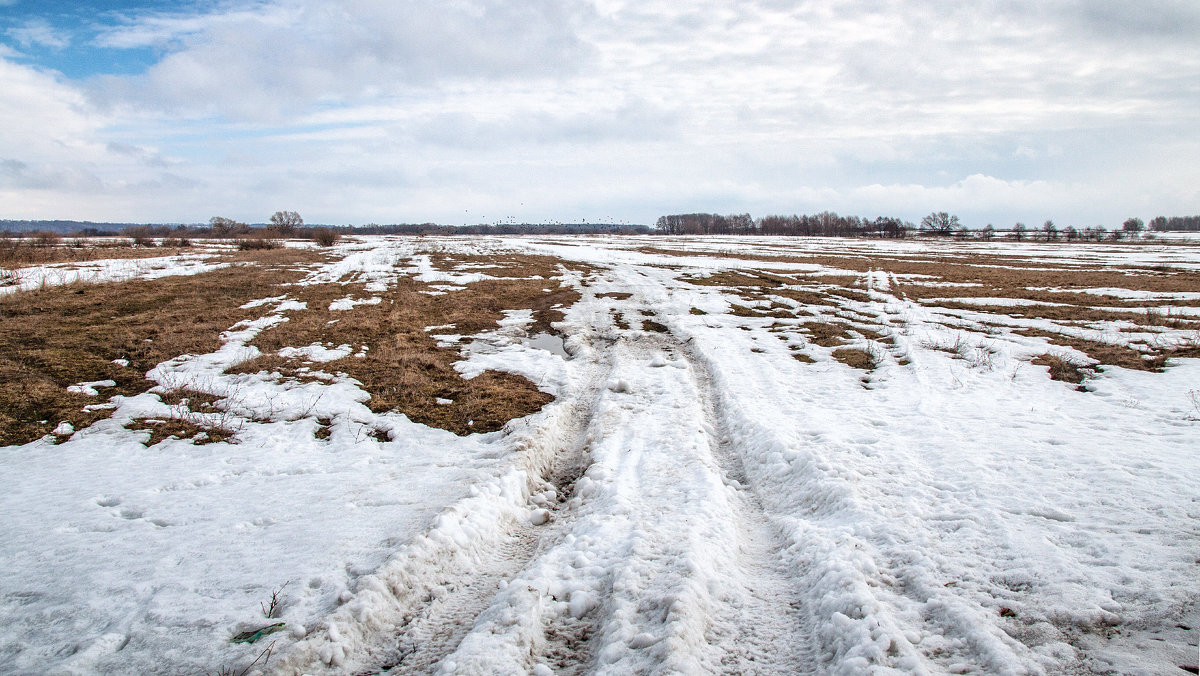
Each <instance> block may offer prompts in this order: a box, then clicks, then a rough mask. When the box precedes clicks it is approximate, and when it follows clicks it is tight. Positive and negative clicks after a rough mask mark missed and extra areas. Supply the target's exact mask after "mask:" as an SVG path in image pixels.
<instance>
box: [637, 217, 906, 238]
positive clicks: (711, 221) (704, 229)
mask: <svg viewBox="0 0 1200 676" xmlns="http://www.w3.org/2000/svg"><path fill="white" fill-rule="evenodd" d="M655 229H656V230H657V232H658V233H659V234H665V235H794V236H808V237H885V238H900V237H904V236H905V235H906V234H907V233H909V232H911V231H912V230H915V229H916V226H915V225H913V224H912V223H908V222H905V221H903V220H901V219H899V218H894V217H891V216H880V217H877V218H874V219H870V218H860V217H858V216H839V215H838V214H836V213H834V212H832V211H822V212H821V213H819V214H812V215H808V214H805V215H792V216H778V215H774V216H763V217H762V218H759V219H754V218H751V217H750V214H731V215H728V216H722V215H721V214H704V213H697V214H673V215H670V216H662V217H660V218H659V219H658V221H657V223H655Z"/></svg>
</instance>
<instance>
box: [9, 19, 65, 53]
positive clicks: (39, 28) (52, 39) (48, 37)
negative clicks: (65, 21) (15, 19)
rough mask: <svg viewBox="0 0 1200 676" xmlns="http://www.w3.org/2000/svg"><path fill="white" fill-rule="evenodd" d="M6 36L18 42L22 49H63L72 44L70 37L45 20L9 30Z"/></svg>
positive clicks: (36, 20)
mask: <svg viewBox="0 0 1200 676" xmlns="http://www.w3.org/2000/svg"><path fill="white" fill-rule="evenodd" d="M5 34H6V35H8V36H9V37H11V38H12V39H14V40H16V41H17V43H18V44H20V45H21V46H22V47H32V46H38V47H50V48H52V49H62V48H64V47H66V46H68V45H70V44H71V39H70V36H69V35H67V34H66V33H64V32H63V31H60V30H56V29H55V28H54V27H52V26H51V25H50V23H49V22H47V21H46V20H44V19H31V20H29V21H26V22H25V23H24V24H22V25H20V26H17V27H15V28H9V29H8V30H7V31H5Z"/></svg>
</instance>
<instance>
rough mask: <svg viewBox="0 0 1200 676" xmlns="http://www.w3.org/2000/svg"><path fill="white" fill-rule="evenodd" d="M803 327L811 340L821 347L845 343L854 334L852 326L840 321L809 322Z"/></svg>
mask: <svg viewBox="0 0 1200 676" xmlns="http://www.w3.org/2000/svg"><path fill="white" fill-rule="evenodd" d="M801 329H802V330H804V331H805V332H806V333H808V334H809V336H810V338H809V341H810V342H812V343H814V344H816V345H820V346H821V347H837V346H839V345H844V344H845V343H846V341H848V340H851V339H852V338H853V337H854V336H853V334H851V333H850V327H849V326H847V325H846V324H842V323H840V322H808V323H806V324H803V325H801Z"/></svg>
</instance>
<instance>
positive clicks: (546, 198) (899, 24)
mask: <svg viewBox="0 0 1200 676" xmlns="http://www.w3.org/2000/svg"><path fill="white" fill-rule="evenodd" d="M0 92H3V95H0V218H16V219H76V220H94V221H131V222H185V223H196V222H204V221H207V220H208V219H209V218H210V217H212V216H224V217H228V218H234V219H237V220H243V221H249V222H263V221H265V220H267V218H268V217H269V216H270V215H271V214H272V213H273V212H275V211H277V210H291V211H298V212H299V213H300V214H301V215H302V216H303V217H304V218H305V220H306V221H308V222H319V223H331V224H364V223H370V222H375V223H400V222H426V221H433V222H438V223H447V224H463V223H492V222H507V221H517V222H534V223H537V222H553V221H565V222H579V221H581V220H587V221H589V222H596V221H605V222H628V223H648V224H652V223H653V222H654V221H655V220H656V219H657V218H658V217H659V216H661V215H664V214H671V213H684V212H697V211H705V212H719V213H744V212H749V213H751V214H752V215H754V216H763V215H767V214H792V213H815V212H818V211H824V210H831V211H836V212H838V213H842V214H855V215H860V216H866V217H874V216H879V215H892V216H899V217H901V218H905V219H908V220H913V221H918V220H919V219H920V218H921V217H922V216H923V215H925V214H927V213H929V212H931V211H949V212H951V213H954V214H957V215H959V216H960V218H961V219H962V221H963V222H964V223H965V224H967V225H969V226H972V227H980V226H982V225H984V224H985V223H993V224H995V225H996V226H997V227H1003V226H1008V225H1011V224H1012V223H1014V222H1016V221H1022V222H1025V223H1031V224H1040V223H1041V222H1042V221H1044V220H1046V219H1053V220H1054V221H1055V222H1056V223H1057V224H1059V225H1060V226H1065V225H1078V226H1086V225H1097V224H1104V225H1108V226H1112V225H1114V224H1120V222H1121V221H1123V220H1124V219H1125V218H1128V217H1130V216H1137V217H1141V218H1143V219H1149V218H1152V217H1154V216H1157V215H1167V216H1171V215H1192V214H1200V163H1198V162H1197V161H1196V158H1197V157H1200V3H1198V2H1196V1H1195V0H1139V1H1138V2H1134V1H1132V0H1120V1H1115V0H977V1H973V2H961V0H926V1H923V2H916V1H913V0H825V1H813V2H806V1H802V0H794V1H786V0H741V1H738V2H730V1H729V0H724V1H715V0H695V1H692V2H681V1H679V0H636V1H633V0H631V1H625V0H530V1H526V2H518V1H515V0H510V1H500V0H407V1H404V0H202V1H196V2H168V1H166V0H116V1H113V2H83V1H77V0H76V1H66V0H0Z"/></svg>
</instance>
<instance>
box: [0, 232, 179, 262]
mask: <svg viewBox="0 0 1200 676" xmlns="http://www.w3.org/2000/svg"><path fill="white" fill-rule="evenodd" d="M188 251H190V249H188V248H180V247H171V246H163V247H141V246H138V247H135V246H134V245H133V242H132V241H131V240H128V239H112V240H82V239H78V240H59V241H54V242H38V241H37V240H20V239H13V238H4V237H0V268H3V269H12V268H19V267H24V266H29V265H50V264H53V263H77V262H84V261H94V260H100V259H106V258H151V257H156V256H172V255H176V254H180V253H185V252H188Z"/></svg>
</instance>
